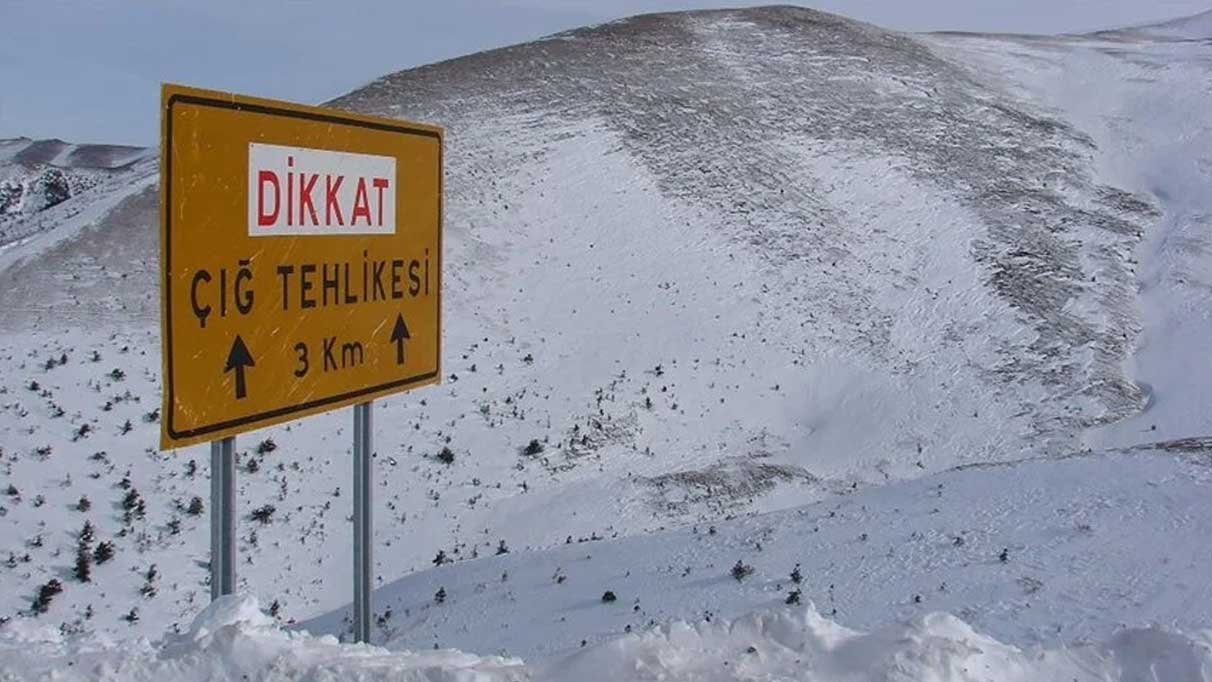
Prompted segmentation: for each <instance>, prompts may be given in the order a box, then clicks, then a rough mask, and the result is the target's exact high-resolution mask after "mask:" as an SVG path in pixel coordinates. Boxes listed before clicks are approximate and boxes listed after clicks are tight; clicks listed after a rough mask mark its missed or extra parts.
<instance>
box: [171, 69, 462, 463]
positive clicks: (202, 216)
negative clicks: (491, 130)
mask: <svg viewBox="0 0 1212 682" xmlns="http://www.w3.org/2000/svg"><path fill="white" fill-rule="evenodd" d="M161 104H162V108H161V116H162V121H161V133H162V138H161V143H162V144H161V181H160V192H161V209H160V210H161V217H160V230H161V233H160V236H161V239H160V263H161V279H160V282H161V301H162V321H161V322H162V356H163V357H162V361H163V381H164V391H163V395H164V402H163V410H162V419H161V422H162V429H161V446H162V447H163V448H171V447H177V446H181V445H187V444H190V443H197V442H202V441H208V440H216V439H219V438H224V437H227V436H231V435H235V434H238V433H242V432H245V431H249V430H252V429H256V428H260V427H264V426H268V425H271V424H276V423H281V422H284V421H287V420H291V419H296V418H299V417H303V416H306V415H310V414H316V413H319V412H323V411H327V410H331V409H335V408H338V407H343V406H347V405H351V404H354V403H358V402H364V401H368V400H372V399H375V398H378V397H382V396H385V395H389V394H391V393H396V392H399V391H404V390H408V389H411V388H415V387H418V386H423V385H426V384H433V383H437V382H438V381H439V379H440V376H441V286H442V279H441V273H442V147H443V133H442V130H441V129H440V128H436V127H433V126H429V125H425V124H419V123H411V122H407V121H400V120H394V119H389V118H382V117H375V116H365V115H361V114H353V113H348V112H344V111H339V110H333V109H325V108H319V107H311V106H305V105H299V104H292V103H287V102H278V101H272V100H266V99H261V98H255V97H245V96H240V95H234V94H229V93H222V92H214V91H207V90H198V89H194V88H187V87H182V86H177V85H169V84H166V85H164V86H163V88H162V92H161Z"/></svg>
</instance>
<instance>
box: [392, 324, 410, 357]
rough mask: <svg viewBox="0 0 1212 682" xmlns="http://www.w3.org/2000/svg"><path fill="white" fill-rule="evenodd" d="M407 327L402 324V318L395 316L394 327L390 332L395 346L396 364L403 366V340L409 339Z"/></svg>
mask: <svg viewBox="0 0 1212 682" xmlns="http://www.w3.org/2000/svg"><path fill="white" fill-rule="evenodd" d="M411 338H412V336H411V335H409V333H408V325H406V324H404V316H403V315H396V326H395V328H394V329H392V330H391V341H392V342H393V343H395V344H396V364H397V365H402V364H404V339H411Z"/></svg>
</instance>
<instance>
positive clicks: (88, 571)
mask: <svg viewBox="0 0 1212 682" xmlns="http://www.w3.org/2000/svg"><path fill="white" fill-rule="evenodd" d="M75 574H76V580H79V581H80V582H82V583H91V582H92V581H93V578H92V575H93V556H92V554H91V553H90V552H89V551H88V545H86V544H84V543H83V542H81V543H80V546H79V547H77V548H76V569H75Z"/></svg>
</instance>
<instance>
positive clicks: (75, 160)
mask: <svg viewBox="0 0 1212 682" xmlns="http://www.w3.org/2000/svg"><path fill="white" fill-rule="evenodd" d="M154 157H155V152H154V151H153V150H149V149H144V148H141V147H123V146H114V145H97V144H91V145H88V144H85V145H82V144H70V143H67V142H64V141H62V140H31V139H29V138H27V137H19V138H12V139H7V140H0V249H4V248H5V247H7V246H11V245H12V243H13V242H15V241H18V240H22V239H25V238H28V237H29V236H30V235H31V234H33V233H36V232H38V231H40V230H42V229H46V227H47V226H48V225H54V224H58V223H61V222H66V221H69V220H72V219H74V218H77V216H78V215H79V213H80V211H81V210H83V209H82V207H83V206H84V205H87V204H88V203H90V200H95V199H97V198H103V197H106V196H107V195H110V194H113V193H115V192H121V191H122V187H123V186H124V185H126V184H128V183H130V181H131V178H132V176H137V175H140V171H144V174H145V172H146V169H148V168H150V167H151V166H150V165H149V164H148V163H147V161H149V160H151V159H153V158H154ZM140 162H143V163H142V164H141V163H140ZM69 200H74V201H72V202H71V204H72V205H71V206H70V207H69V206H63V204H65V203H68V202H69ZM56 207H58V208H59V210H58V211H55V212H54V213H53V214H46V215H44V213H45V212H46V211H48V210H49V209H52V208H56Z"/></svg>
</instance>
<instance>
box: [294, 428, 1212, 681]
mask: <svg viewBox="0 0 1212 682" xmlns="http://www.w3.org/2000/svg"><path fill="white" fill-rule="evenodd" d="M1210 464H1212V443H1209V442H1200V443H1182V442H1180V443H1171V444H1167V445H1165V446H1163V447H1159V448H1149V449H1139V450H1131V451H1125V452H1122V453H1115V454H1106V455H1094V454H1089V455H1083V456H1080V457H1071V458H1065V459H1059V460H1057V459H1036V460H1028V461H1023V462H1019V463H1014V464H1004V465H996V466H974V467H966V468H963V469H958V470H953V471H949V472H945V473H941V474H937V475H932V476H927V477H923V478H920V479H917V480H914V481H909V482H903V483H896V484H891V485H887V486H881V487H878V488H872V489H868V490H864V491H859V492H855V493H853V494H850V495H841V496H837V497H834V498H831V499H828V500H825V501H822V502H819V503H817V504H813V505H807V506H803V507H799V508H796V509H793V510H787V511H781V512H774V513H771V514H762V515H755V516H748V517H744V518H741V519H736V520H733V521H721V522H717V523H713V524H696V525H694V526H691V527H690V528H685V529H680V530H676V531H666V532H662V533H654V534H648V535H642V536H637V537H633V538H627V539H619V540H613V541H601V542H581V541H577V540H574V542H573V543H572V544H570V545H566V546H564V547H560V548H557V549H553V550H550V551H545V552H540V553H533V552H524V553H523V552H517V553H510V554H509V555H507V556H496V557H492V558H482V559H479V560H477V561H468V562H460V563H456V564H453V565H449V566H442V567H439V568H435V569H433V570H429V571H424V572H421V573H417V574H414V575H411V576H408V577H405V578H403V579H401V580H399V581H397V582H395V583H392V584H390V585H388V586H386V587H384V588H382V589H381V590H379V592H378V593H377V594H376V600H377V601H376V613H378V614H379V615H384V614H388V613H390V615H386V616H385V617H383V618H382V619H381V620H380V621H379V622H378V623H377V626H376V628H375V631H374V641H376V642H387V643H388V644H389V645H390V646H391V647H392V648H399V649H413V650H421V649H428V648H431V647H433V646H435V645H437V646H442V647H454V648H458V649H464V650H471V649H474V650H478V651H482V652H485V653H502V654H508V655H512V656H520V657H522V658H525V659H528V660H530V659H535V658H540V657H551V656H559V655H564V654H567V653H568V652H570V651H572V650H575V649H577V648H578V647H580V646H582V643H583V642H589V643H595V642H602V641H607V640H610V639H613V638H616V637H618V636H620V635H622V634H624V633H625V632H631V631H641V630H648V629H651V628H653V627H655V626H657V625H659V624H663V623H666V622H669V621H673V620H685V621H690V622H695V621H698V620H702V619H704V618H706V619H708V620H712V619H714V618H725V619H733V618H737V617H739V616H742V615H744V614H746V613H749V612H751V611H754V610H762V609H769V608H772V607H775V606H778V605H781V604H783V602H784V601H785V600H786V598H787V595H788V594H789V593H790V592H791V591H792V590H799V591H800V592H801V595H800V597H801V599H802V600H803V601H804V603H807V602H808V601H812V602H813V603H815V604H816V605H817V606H818V607H819V608H820V609H821V610H822V612H823V613H824V614H826V615H827V616H829V617H830V618H831V619H833V620H836V621H837V622H839V623H841V624H844V625H845V626H847V627H851V628H856V629H859V630H872V629H878V628H880V627H882V626H884V625H885V624H887V623H888V622H890V621H896V622H902V621H909V620H911V619H913V618H919V617H921V616H923V615H925V614H927V613H930V612H932V611H942V612H948V613H953V614H956V615H957V616H959V617H961V618H963V620H964V621H966V622H967V623H969V624H970V625H972V626H973V627H974V628H976V629H977V630H979V631H981V632H984V633H988V634H990V635H992V636H993V637H995V638H997V639H998V640H1000V641H1003V642H1007V643H1012V644H1015V645H1018V646H1027V645H1036V644H1046V643H1050V642H1056V641H1058V640H1059V641H1064V642H1070V641H1099V640H1104V639H1107V638H1110V637H1112V636H1114V635H1115V634H1116V633H1117V632H1119V631H1120V630H1121V629H1122V628H1123V627H1148V626H1152V625H1160V626H1165V627H1168V628H1178V629H1182V630H1189V631H1194V630H1199V629H1201V628H1206V627H1208V625H1209V624H1210V623H1212V581H1209V579H1208V575H1207V568H1206V567H1207V566H1209V565H1212V547H1210V546H1209V545H1208V543H1207V542H1205V541H1204V538H1207V537H1208V536H1209V534H1212V514H1209V513H1208V512H1207V511H1206V510H1205V509H1203V507H1205V506H1206V505H1205V504H1204V501H1205V500H1207V499H1208V496H1209V495H1210V494H1212V468H1210V467H1209V465H1210ZM1003 551H1005V553H1006V560H1005V561H1002V560H1001V554H1002V552H1003ZM737 561H742V562H743V563H744V564H746V565H749V566H752V567H753V569H754V572H753V573H752V574H751V575H750V576H748V577H746V578H745V579H744V580H743V581H738V580H735V579H734V578H733V577H732V576H731V575H730V571H731V569H732V567H733V566H734V565H735V563H736V562H737ZM796 566H799V567H800V573H801V575H802V577H803V582H802V584H800V585H796V584H794V583H793V582H792V580H791V579H790V577H789V576H790V574H791V573H792V571H793V569H794V568H795V567H796ZM439 588H442V589H444V590H445V594H446V599H445V602H444V603H442V604H436V603H435V601H434V594H435V593H436V592H437V591H438V590H439ZM607 590H610V591H611V592H613V593H614V594H615V596H616V597H617V598H618V601H617V602H615V603H611V604H606V603H602V602H601V597H602V595H603V593H604V592H605V591H607ZM346 618H348V611H347V610H344V609H343V610H339V611H336V612H333V613H331V614H328V615H326V616H324V617H322V618H319V619H316V620H312V621H309V622H306V623H303V624H302V625H301V627H303V628H305V629H307V630H310V631H311V632H313V633H332V634H338V635H341V634H344V633H345V631H346V627H347V626H346V622H345V620H344V619H346ZM488 642H491V643H492V644H493V646H492V648H485V646H484V645H485V643H488Z"/></svg>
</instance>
